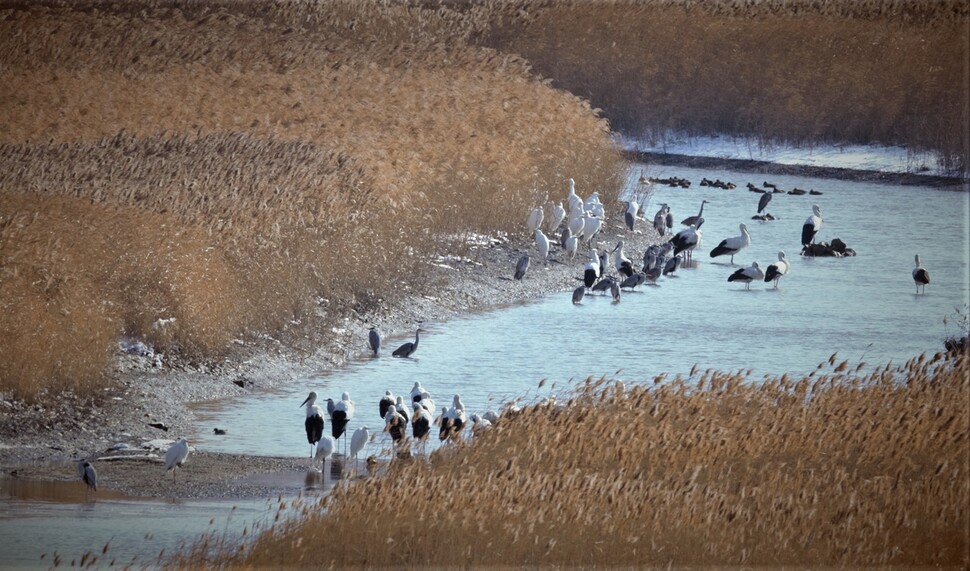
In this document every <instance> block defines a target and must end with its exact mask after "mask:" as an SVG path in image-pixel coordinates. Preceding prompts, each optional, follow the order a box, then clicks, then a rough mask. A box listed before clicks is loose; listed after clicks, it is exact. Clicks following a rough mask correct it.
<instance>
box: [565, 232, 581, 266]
mask: <svg viewBox="0 0 970 571" xmlns="http://www.w3.org/2000/svg"><path fill="white" fill-rule="evenodd" d="M565 248H566V253H567V254H569V259H570V260H571V259H573V258H575V257H576V251H577V250H579V238H577V237H575V236H572V235H570V236H569V237H568V238H566V246H565Z"/></svg>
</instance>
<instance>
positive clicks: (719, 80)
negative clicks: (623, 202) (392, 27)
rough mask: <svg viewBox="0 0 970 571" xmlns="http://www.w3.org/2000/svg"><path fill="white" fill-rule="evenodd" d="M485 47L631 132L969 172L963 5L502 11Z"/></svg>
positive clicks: (687, 4)
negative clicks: (870, 149) (922, 160)
mask: <svg viewBox="0 0 970 571" xmlns="http://www.w3.org/2000/svg"><path fill="white" fill-rule="evenodd" d="M483 43H484V44H485V45H489V46H493V47H496V48H497V49H500V50H502V51H509V52H514V53H518V54H521V55H522V56H523V57H525V58H526V59H528V60H529V61H530V62H532V64H533V65H534V66H535V69H536V71H537V72H539V73H541V74H542V75H544V76H545V77H550V78H553V79H554V80H555V85H557V86H560V87H562V88H564V89H568V90H570V91H572V92H573V93H581V94H583V96H585V97H588V98H589V99H590V101H591V102H592V104H593V105H595V106H596V107H600V108H602V109H603V110H604V114H605V116H606V117H607V118H608V119H609V120H610V123H611V125H612V126H613V128H614V129H616V130H618V131H620V132H623V133H626V134H628V135H633V136H645V137H656V136H662V135H663V134H664V133H665V132H667V131H675V132H686V133H689V134H695V135H703V134H734V135H742V136H750V137H754V138H758V139H761V140H762V141H763V142H779V141H782V142H795V143H800V144H813V143H829V142H834V143H863V144H869V143H883V144H902V145H905V146H907V147H908V148H910V149H912V150H914V151H920V150H932V151H938V152H939V153H940V155H941V159H942V160H943V165H942V166H944V167H947V168H950V169H953V170H954V171H957V172H961V171H962V172H963V173H964V174H966V173H967V172H968V170H970V161H968V157H970V135H968V133H967V129H966V125H968V124H970V116H968V113H970V108H968V105H967V102H968V100H970V92H968V88H967V78H968V71H967V66H966V61H967V57H968V54H970V4H968V3H967V2H965V1H962V0H943V1H939V2H921V1H894V0H868V1H863V2H826V1H819V0H766V1H761V0H707V1H703V2H693V1H688V0H661V1H659V2H642V1H638V0H617V1H611V2H600V3H597V4H596V8H595V9H590V6H589V3H588V2H584V1H581V0H552V1H550V2H544V3H542V4H541V6H530V7H529V9H528V10H522V11H509V12H508V13H507V16H506V19H505V20H504V21H503V22H502V25H495V26H491V27H489V28H488V35H487V37H486V38H485V39H484V40H483Z"/></svg>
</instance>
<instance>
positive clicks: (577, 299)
mask: <svg viewBox="0 0 970 571" xmlns="http://www.w3.org/2000/svg"><path fill="white" fill-rule="evenodd" d="M585 293H586V288H585V287H584V286H579V287H578V288H576V289H574V290H573V304H574V305H579V304H580V303H582V301H583V295H584V294H585Z"/></svg>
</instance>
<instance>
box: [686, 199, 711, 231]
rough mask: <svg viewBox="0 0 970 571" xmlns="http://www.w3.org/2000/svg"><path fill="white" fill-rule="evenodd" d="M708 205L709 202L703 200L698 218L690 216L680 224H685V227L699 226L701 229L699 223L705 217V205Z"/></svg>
mask: <svg viewBox="0 0 970 571" xmlns="http://www.w3.org/2000/svg"><path fill="white" fill-rule="evenodd" d="M707 203H708V201H707V200H702V201H701V209H700V210H699V211H698V212H697V216H688V217H687V218H684V219H683V220H681V221H680V223H681V224H683V225H684V226H697V227H699V225H698V224H697V222H698V221H699V220H700V219H701V217H702V216H703V215H704V205H705V204H707Z"/></svg>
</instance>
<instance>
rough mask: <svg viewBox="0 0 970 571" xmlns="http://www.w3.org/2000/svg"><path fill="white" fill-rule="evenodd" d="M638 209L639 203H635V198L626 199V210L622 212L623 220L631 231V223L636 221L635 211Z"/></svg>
mask: <svg viewBox="0 0 970 571" xmlns="http://www.w3.org/2000/svg"><path fill="white" fill-rule="evenodd" d="M639 211H640V205H639V204H637V202H636V200H628V201H627V203H626V212H624V213H623V221H624V222H626V227H627V229H628V230H630V231H631V232H632V231H633V225H634V224H635V223H636V221H637V213H638V212H639Z"/></svg>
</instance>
